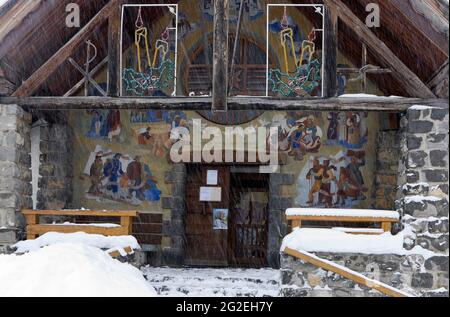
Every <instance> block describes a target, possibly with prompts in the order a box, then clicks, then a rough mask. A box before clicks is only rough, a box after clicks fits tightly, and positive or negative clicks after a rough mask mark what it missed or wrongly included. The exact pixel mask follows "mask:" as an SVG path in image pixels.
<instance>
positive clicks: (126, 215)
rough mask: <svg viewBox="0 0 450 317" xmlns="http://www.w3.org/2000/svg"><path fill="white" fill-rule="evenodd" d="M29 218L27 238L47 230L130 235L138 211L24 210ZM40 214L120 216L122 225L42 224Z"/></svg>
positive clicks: (31, 238) (29, 238)
mask: <svg viewBox="0 0 450 317" xmlns="http://www.w3.org/2000/svg"><path fill="white" fill-rule="evenodd" d="M22 213H23V214H24V215H25V218H26V220H27V239H28V240H33V239H36V237H38V236H39V235H42V234H44V233H47V232H60V233H74V232H86V233H90V234H101V235H105V236H122V235H130V234H131V232H132V226H133V217H137V216H138V212H137V211H123V210H114V211H99V210H29V209H26V210H23V211H22ZM40 216H73V217H75V216H90V217H120V225H117V226H108V227H107V226H101V225H84V224H40V223H39V217H40Z"/></svg>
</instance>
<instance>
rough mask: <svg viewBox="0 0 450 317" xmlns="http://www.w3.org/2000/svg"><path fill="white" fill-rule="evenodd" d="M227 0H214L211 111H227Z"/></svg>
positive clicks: (228, 3)
mask: <svg viewBox="0 0 450 317" xmlns="http://www.w3.org/2000/svg"><path fill="white" fill-rule="evenodd" d="M229 7H230V2H229V0H214V52H213V96H212V111H227V91H228V89H227V87H228V11H229Z"/></svg>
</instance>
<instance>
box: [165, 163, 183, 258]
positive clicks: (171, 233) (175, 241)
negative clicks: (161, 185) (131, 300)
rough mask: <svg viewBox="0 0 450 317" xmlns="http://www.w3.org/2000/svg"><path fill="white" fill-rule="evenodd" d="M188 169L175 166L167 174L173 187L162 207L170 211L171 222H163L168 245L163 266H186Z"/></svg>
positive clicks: (166, 180) (166, 179)
mask: <svg viewBox="0 0 450 317" xmlns="http://www.w3.org/2000/svg"><path fill="white" fill-rule="evenodd" d="M186 179H187V168H186V165H185V164H173V165H172V167H171V170H170V171H168V172H167V173H166V176H165V182H166V183H167V184H170V185H171V186H172V193H171V195H170V196H168V197H163V198H162V207H163V209H165V210H167V211H168V214H169V217H170V220H168V219H167V220H164V221H163V239H165V240H166V241H167V242H168V243H167V244H168V245H167V246H164V245H163V248H162V257H161V261H162V265H170V266H181V265H183V264H184V252H185V247H186V225H185V218H186V217H185V216H186V207H185V202H184V200H185V192H186Z"/></svg>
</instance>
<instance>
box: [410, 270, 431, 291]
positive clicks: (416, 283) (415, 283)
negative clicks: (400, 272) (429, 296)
mask: <svg viewBox="0 0 450 317" xmlns="http://www.w3.org/2000/svg"><path fill="white" fill-rule="evenodd" d="M411 286H412V287H415V288H432V287H433V275H432V274H430V273H414V274H413V275H412V278H411Z"/></svg>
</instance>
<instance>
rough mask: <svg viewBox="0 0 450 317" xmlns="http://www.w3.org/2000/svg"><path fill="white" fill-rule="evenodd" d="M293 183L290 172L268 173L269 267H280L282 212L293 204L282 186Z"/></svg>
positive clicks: (291, 198) (292, 199)
mask: <svg viewBox="0 0 450 317" xmlns="http://www.w3.org/2000/svg"><path fill="white" fill-rule="evenodd" d="M293 184H295V176H294V175H293V174H290V173H279V174H277V173H275V174H270V179H269V207H268V241H267V262H268V264H269V266H270V267H273V268H279V267H280V255H279V253H280V247H281V242H282V240H283V237H284V236H285V235H286V234H287V232H288V230H287V223H286V220H285V216H284V213H285V211H286V209H287V208H291V207H292V206H294V198H293V197H291V196H290V195H289V193H287V194H285V193H284V188H285V187H289V186H291V185H293Z"/></svg>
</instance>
